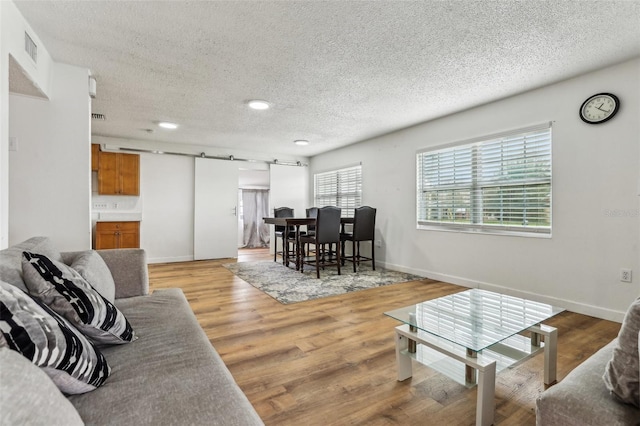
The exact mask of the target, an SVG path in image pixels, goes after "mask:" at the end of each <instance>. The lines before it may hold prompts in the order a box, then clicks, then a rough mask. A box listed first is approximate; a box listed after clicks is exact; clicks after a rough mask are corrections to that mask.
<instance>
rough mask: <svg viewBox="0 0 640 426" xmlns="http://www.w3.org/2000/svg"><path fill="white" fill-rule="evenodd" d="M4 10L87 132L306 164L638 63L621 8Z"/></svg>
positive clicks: (327, 4)
mask: <svg viewBox="0 0 640 426" xmlns="http://www.w3.org/2000/svg"><path fill="white" fill-rule="evenodd" d="M15 3H16V4H17V7H18V8H19V10H20V11H21V12H22V14H23V16H24V17H25V19H26V20H27V21H28V22H29V23H30V25H31V26H32V27H33V28H34V30H35V32H36V33H37V34H38V36H39V37H40V38H41V39H42V41H43V43H44V45H45V46H46V48H47V50H48V51H49V52H50V53H51V55H52V56H53V58H54V60H56V61H58V62H62V63H68V64H73V65H78V66H82V67H87V68H89V69H90V70H91V71H92V73H93V75H94V76H95V78H96V80H97V82H98V84H97V87H98V90H97V92H98V95H97V97H96V99H94V101H93V106H92V109H93V112H94V113H102V114H105V115H106V117H107V120H106V121H104V122H95V121H94V122H93V124H92V125H93V129H92V133H93V134H95V135H103V136H113V137H121V138H133V139H140V140H157V141H164V142H179V143H188V144H201V145H210V146H215V147H220V148H223V149H226V150H227V151H228V152H229V153H233V150H234V149H238V150H251V151H258V152H264V153H268V154H273V155H275V154H285V155H295V156H313V155H315V154H318V153H321V152H324V151H328V150H331V149H335V148H337V147H340V146H344V145H348V144H351V143H355V142H358V141H361V140H364V139H367V138H371V137H373V136H376V135H380V134H384V133H388V132H391V131H393V130H397V129H400V128H403V127H406V126H410V125H413V124H416V123H419V122H423V121H427V120H431V119H434V118H437V117H441V116H443V115H447V114H450V113H454V112H457V111H460V110H464V109H467V108H470V107H473V106H477V105H480V104H484V103H487V102H490V101H493V100H496V99H500V98H504V97H507V96H510V95H514V94H517V93H521V92H524V91H527V90H530V89H533V88H536V87H540V86H543V85H547V84H549V83H553V82H556V81H560V80H563V79H566V78H569V77H572V76H575V75H578V74H581V73H584V72H588V71H591V70H594V69H598V68H602V67H604V66H607V65H611V64H614V63H618V62H622V61H624V60H627V59H630V58H634V57H638V56H640V2H639V1H628V0H626V1H560V0H556V1H522V2H521V1H517V2H516V1H506V0H505V1H427V0H425V1H166V2H165V1H163V2H161V1H148V2H147V1H86V2H85V1H44V2H39V1H16V2H15ZM606 89H607V82H606V81H603V82H602V90H606ZM585 95H587V93H585ZM249 99H265V100H268V101H269V102H271V103H272V104H273V108H271V109H270V110H267V111H262V112H257V111H252V110H250V109H248V108H247V106H246V101H247V100H249ZM161 120H167V121H173V122H176V123H179V124H180V127H179V129H178V130H175V131H166V130H162V129H159V128H157V127H156V126H155V125H154V122H157V121H161ZM146 129H153V130H154V131H153V132H152V133H149V132H147V131H146ZM295 139H308V140H309V141H310V142H311V143H310V145H308V146H307V147H298V146H295V145H294V144H293V140H295Z"/></svg>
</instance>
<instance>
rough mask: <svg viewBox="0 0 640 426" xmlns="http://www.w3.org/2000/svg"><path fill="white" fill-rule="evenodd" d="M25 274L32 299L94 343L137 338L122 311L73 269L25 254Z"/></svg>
mask: <svg viewBox="0 0 640 426" xmlns="http://www.w3.org/2000/svg"><path fill="white" fill-rule="evenodd" d="M22 274H23V276H24V282H25V284H26V286H27V289H28V290H29V294H31V296H33V297H35V298H36V299H38V300H40V301H41V302H43V303H44V304H46V305H47V306H49V307H50V308H51V309H53V310H54V311H56V312H57V313H58V314H60V315H62V316H63V317H64V318H66V319H67V320H68V321H69V322H70V323H71V324H73V325H74V326H75V327H76V328H77V329H78V330H80V331H81V332H82V333H83V334H84V335H85V336H87V337H88V338H89V339H90V340H92V341H93V342H95V343H103V344H122V343H128V342H130V341H132V340H134V339H135V334H134V332H133V329H132V328H131V324H129V321H127V319H126V318H125V316H124V315H123V314H122V312H120V311H119V310H118V308H116V307H115V305H114V304H113V303H111V302H109V301H108V300H107V299H106V298H104V297H103V296H102V295H101V294H100V293H98V292H97V291H96V290H95V289H94V288H93V287H92V286H91V284H89V283H88V282H87V281H86V280H85V279H84V278H82V277H81V276H80V274H79V273H78V272H76V271H74V270H73V269H72V268H71V267H69V266H67V265H65V264H64V263H61V262H56V261H55V260H51V259H49V258H48V257H47V256H44V255H41V254H36V253H29V252H24V253H23V259H22Z"/></svg>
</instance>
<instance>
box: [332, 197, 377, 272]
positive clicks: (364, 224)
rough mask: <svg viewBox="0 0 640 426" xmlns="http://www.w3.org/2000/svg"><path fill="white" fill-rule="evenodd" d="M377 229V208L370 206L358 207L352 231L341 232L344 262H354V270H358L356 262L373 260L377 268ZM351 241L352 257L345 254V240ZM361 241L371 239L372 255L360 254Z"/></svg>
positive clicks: (372, 263)
mask: <svg viewBox="0 0 640 426" xmlns="http://www.w3.org/2000/svg"><path fill="white" fill-rule="evenodd" d="M375 229H376V209H374V208H373V207H369V206H362V207H358V208H357V209H356V211H355V214H354V216H353V229H352V231H351V233H347V232H344V233H342V234H340V241H341V244H342V264H343V265H344V261H345V260H349V261H351V262H353V272H356V264H357V265H359V264H360V262H367V261H371V265H372V268H373V270H374V271H375V270H376V260H375V258H376V257H375V244H374V238H375ZM346 241H351V258H349V257H347V256H346V255H345V242H346ZM360 241H371V257H365V256H362V255H361V254H360Z"/></svg>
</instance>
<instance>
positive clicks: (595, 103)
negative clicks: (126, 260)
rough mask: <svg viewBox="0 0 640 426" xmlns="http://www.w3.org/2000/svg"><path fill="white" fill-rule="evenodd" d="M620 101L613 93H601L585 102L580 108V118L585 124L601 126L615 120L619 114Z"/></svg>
mask: <svg viewBox="0 0 640 426" xmlns="http://www.w3.org/2000/svg"><path fill="white" fill-rule="evenodd" d="M619 107H620V101H619V100H618V98H617V97H616V96H615V95H612V94H611V93H599V94H597V95H593V96H591V97H590V98H589V99H587V100H586V101H584V103H583V104H582V106H581V107H580V118H581V119H582V121H584V122H585V123H589V124H599V123H604V122H605V121H607V120H610V119H611V118H613V116H614V115H615V114H616V113H617V112H618V108H619Z"/></svg>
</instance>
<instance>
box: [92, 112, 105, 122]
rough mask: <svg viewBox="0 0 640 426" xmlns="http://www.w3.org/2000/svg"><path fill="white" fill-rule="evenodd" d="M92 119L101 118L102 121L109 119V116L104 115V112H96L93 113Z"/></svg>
mask: <svg viewBox="0 0 640 426" xmlns="http://www.w3.org/2000/svg"><path fill="white" fill-rule="evenodd" d="M91 119H92V120H101V121H104V120H106V119H107V116H106V115H104V114H95V113H92V114H91Z"/></svg>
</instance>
